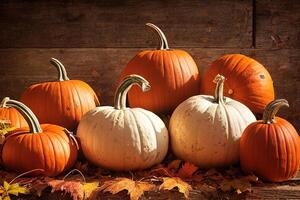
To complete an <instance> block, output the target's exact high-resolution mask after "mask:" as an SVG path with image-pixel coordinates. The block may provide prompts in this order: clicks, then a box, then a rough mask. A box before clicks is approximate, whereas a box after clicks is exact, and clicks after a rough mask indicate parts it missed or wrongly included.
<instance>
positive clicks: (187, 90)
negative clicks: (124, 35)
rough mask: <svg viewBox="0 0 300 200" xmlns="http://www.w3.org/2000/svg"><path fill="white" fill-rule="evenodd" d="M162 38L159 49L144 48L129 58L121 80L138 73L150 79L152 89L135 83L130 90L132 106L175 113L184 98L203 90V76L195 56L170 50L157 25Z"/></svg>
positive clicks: (130, 103)
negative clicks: (142, 88)
mask: <svg viewBox="0 0 300 200" xmlns="http://www.w3.org/2000/svg"><path fill="white" fill-rule="evenodd" d="M146 25H147V26H149V27H151V28H152V29H154V30H155V31H156V32H157V33H158V35H159V37H160V41H161V45H160V48H159V49H158V50H145V51H142V52H140V53H138V54H137V55H136V56H135V57H134V58H132V59H131V60H130V62H129V63H128V64H127V66H126V67H125V69H124V70H123V72H122V73H121V76H120V79H119V82H121V80H123V79H124V77H126V76H128V75H130V74H138V75H140V76H142V77H144V78H145V79H146V80H148V81H149V82H150V84H151V91H149V92H145V93H144V92H142V91H141V90H139V88H137V86H134V87H133V88H132V89H131V90H130V91H129V93H128V101H129V105H130V107H141V108H145V109H147V110H150V111H152V112H155V113H158V114H163V113H169V112H172V111H173V110H174V109H175V108H176V107H177V106H178V105H179V104H180V103H181V102H182V101H184V100H186V99H187V98H188V97H190V96H193V95H196V94H198V93H199V90H200V78H199V72H198V68H197V65H196V63H195V61H194V60H193V58H192V57H191V56H190V55H189V54H188V53H187V52H186V51H183V50H178V49H169V46H168V42H167V39H166V37H165V35H164V33H163V32H162V31H161V30H160V29H159V28H158V27H157V26H155V25H154V24H150V23H147V24H146Z"/></svg>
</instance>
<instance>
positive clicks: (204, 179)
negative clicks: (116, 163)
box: [0, 160, 260, 200]
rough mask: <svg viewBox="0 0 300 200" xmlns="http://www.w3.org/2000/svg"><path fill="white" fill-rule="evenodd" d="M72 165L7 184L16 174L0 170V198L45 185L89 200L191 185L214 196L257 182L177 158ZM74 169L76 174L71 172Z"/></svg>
mask: <svg viewBox="0 0 300 200" xmlns="http://www.w3.org/2000/svg"><path fill="white" fill-rule="evenodd" d="M75 168H76V169H74V170H71V172H70V173H68V174H67V175H66V176H65V177H56V178H49V177H35V178H29V177H28V178H24V177H23V178H18V179H17V180H15V182H17V183H14V184H8V181H9V180H12V179H14V177H16V174H10V173H8V172H5V171H0V181H2V182H3V186H1V187H0V196H1V197H2V198H0V200H1V199H5V200H9V199H10V195H16V196H17V195H18V194H27V193H28V192H30V194H31V195H37V196H39V197H41V196H42V195H43V192H44V191H45V190H46V188H49V189H50V190H47V191H51V192H64V193H68V194H70V196H71V197H72V198H73V199H74V200H85V199H89V200H93V199H97V197H99V196H100V197H101V196H103V195H107V194H109V193H110V194H111V195H117V194H118V193H120V192H121V193H122V194H124V195H126V194H127V195H128V196H129V197H130V199H131V200H138V199H140V198H141V197H142V196H143V195H145V194H146V195H147V193H148V192H159V191H162V190H172V191H178V192H180V193H182V195H183V196H184V197H185V198H189V196H190V192H191V191H192V190H193V189H195V190H197V191H200V192H201V194H203V195H207V196H208V197H218V196H217V195H218V194H219V193H222V192H223V193H232V192H235V193H237V194H241V193H244V192H249V191H251V187H252V185H253V184H257V183H260V182H259V180H258V179H257V177H256V176H243V175H242V173H241V170H240V169H239V167H231V168H229V169H226V170H216V169H210V170H201V169H199V168H198V167H197V166H195V165H193V164H191V163H186V162H183V161H181V160H170V161H169V162H168V161H167V162H166V163H163V164H159V165H157V166H155V167H153V168H151V169H149V170H143V171H137V172H111V171H108V170H104V169H101V168H96V167H94V166H92V165H90V164H88V163H81V162H78V163H76V165H75ZM74 171H77V172H79V174H75V173H72V172H74ZM71 173H72V174H71ZM80 174H81V175H80ZM214 195H216V196H214ZM4 197H5V198H4Z"/></svg>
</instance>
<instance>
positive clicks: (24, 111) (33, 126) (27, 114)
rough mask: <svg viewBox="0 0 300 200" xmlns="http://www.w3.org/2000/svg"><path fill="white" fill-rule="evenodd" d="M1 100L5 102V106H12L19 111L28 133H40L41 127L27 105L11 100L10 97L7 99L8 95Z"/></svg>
mask: <svg viewBox="0 0 300 200" xmlns="http://www.w3.org/2000/svg"><path fill="white" fill-rule="evenodd" d="M2 102H5V105H6V106H7V107H12V108H15V109H16V110H18V111H19V113H20V114H21V115H22V116H23V117H24V119H25V120H26V122H27V124H28V126H29V131H30V133H41V132H42V129H41V126H40V123H39V121H38V119H37V118H36V116H35V115H34V114H33V112H32V111H31V110H30V109H29V108H28V107H27V106H25V105H24V104H23V103H21V102H19V101H16V100H11V99H9V97H5V98H4V99H3V100H2Z"/></svg>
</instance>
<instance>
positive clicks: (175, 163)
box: [168, 160, 182, 170]
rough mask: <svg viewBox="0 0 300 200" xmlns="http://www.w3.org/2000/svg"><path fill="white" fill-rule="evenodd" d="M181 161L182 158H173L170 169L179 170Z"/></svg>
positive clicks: (169, 165)
mask: <svg viewBox="0 0 300 200" xmlns="http://www.w3.org/2000/svg"><path fill="white" fill-rule="evenodd" d="M181 162H182V161H181V160H173V161H172V162H170V163H169V164H168V169H169V170H172V169H174V170H177V169H178V168H179V166H180V164H181Z"/></svg>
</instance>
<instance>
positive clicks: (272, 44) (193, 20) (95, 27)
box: [0, 0, 300, 131]
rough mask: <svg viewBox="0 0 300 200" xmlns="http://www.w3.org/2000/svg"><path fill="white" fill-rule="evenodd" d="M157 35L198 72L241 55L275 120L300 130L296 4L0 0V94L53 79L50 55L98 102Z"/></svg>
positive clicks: (108, 98) (299, 8)
mask: <svg viewBox="0 0 300 200" xmlns="http://www.w3.org/2000/svg"><path fill="white" fill-rule="evenodd" d="M146 22H152V23H154V24H156V25H158V26H159V27H161V29H162V30H163V31H164V32H165V34H166V36H167V38H168V40H169V44H170V47H171V48H181V49H185V50H187V51H188V52H190V53H191V54H192V56H193V57H194V59H195V60H196V62H197V64H198V67H199V69H200V73H201V75H203V73H204V71H205V69H206V68H207V66H208V65H209V63H210V62H212V61H213V60H214V59H216V58H218V57H219V56H221V55H223V54H227V53H242V54H245V55H248V56H251V57H253V58H255V59H257V60H258V61H259V62H261V63H262V64H263V65H265V67H266V68H267V69H268V70H269V72H270V73H271V75H272V77H273V80H274V85H275V89H276V96H277V98H286V99H287V100H288V101H289V102H290V108H289V109H283V110H282V111H281V112H280V115H281V116H284V117H286V118H287V119H288V120H290V121H291V122H292V123H293V125H294V126H295V127H296V128H297V129H298V131H300V123H299V120H300V49H299V48H300V1H299V0H289V1H288V0H272V1H271V0H257V1H255V0H210V1H205V0H188V1H185V0H164V1H158V0H152V1H147V2H146V1H138V0H128V1H121V0H119V1H116V0H111V1H105V0H99V1H60V2H58V1H38V2H35V1H34V2H33V3H32V2H29V1H20V0H19V1H9V0H7V1H5V0H4V1H3V0H2V1H1V3H0V27H1V28H0V77H1V79H0V97H1V98H2V97H4V96H10V97H12V98H19V97H20V95H21V93H22V91H23V90H24V89H25V88H26V87H27V86H29V85H30V84H33V83H37V82H42V81H50V80H55V79H56V76H57V75H56V74H57V73H56V71H55V68H54V67H52V66H51V65H50V63H49V60H50V58H51V57H55V58H58V59H60V60H61V61H62V62H63V63H64V64H65V66H66V68H67V70H68V72H69V77H70V78H72V79H81V80H84V81H86V82H88V83H89V84H90V85H91V86H92V87H93V88H94V89H95V91H96V92H97V94H98V95H99V96H100V99H101V102H102V104H103V105H104V104H105V105H108V104H112V100H113V93H114V89H115V87H116V80H117V78H118V76H119V74H120V72H121V70H122V68H123V67H124V66H125V65H126V63H127V62H128V61H129V60H130V59H131V58H132V57H133V56H134V55H135V54H136V53H137V52H139V51H141V50H143V49H149V48H150V49H152V48H155V47H156V45H157V39H156V37H155V35H153V33H152V32H151V31H149V30H148V29H147V28H146V27H145V25H144V24H145V23H146Z"/></svg>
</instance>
